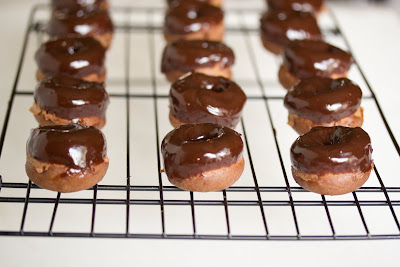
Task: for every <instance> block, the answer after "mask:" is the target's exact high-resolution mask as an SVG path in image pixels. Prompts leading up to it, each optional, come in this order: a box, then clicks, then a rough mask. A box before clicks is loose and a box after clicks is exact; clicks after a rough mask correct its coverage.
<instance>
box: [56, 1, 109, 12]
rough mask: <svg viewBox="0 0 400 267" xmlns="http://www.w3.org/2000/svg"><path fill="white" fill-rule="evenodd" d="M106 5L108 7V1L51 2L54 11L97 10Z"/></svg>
mask: <svg viewBox="0 0 400 267" xmlns="http://www.w3.org/2000/svg"><path fill="white" fill-rule="evenodd" d="M104 5H107V1H106V0H51V7H52V9H53V10H62V9H63V10H68V11H76V10H79V9H85V10H95V9H98V8H100V7H102V6H104Z"/></svg>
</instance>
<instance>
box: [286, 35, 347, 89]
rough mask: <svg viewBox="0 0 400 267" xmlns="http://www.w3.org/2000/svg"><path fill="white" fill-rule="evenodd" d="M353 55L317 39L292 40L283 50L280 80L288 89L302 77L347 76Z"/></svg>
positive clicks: (334, 77)
mask: <svg viewBox="0 0 400 267" xmlns="http://www.w3.org/2000/svg"><path fill="white" fill-rule="evenodd" d="M353 63H354V60H353V58H352V56H351V55H350V54H349V53H347V52H345V51H343V50H341V49H340V48H337V47H335V46H333V45H330V44H328V43H325V42H323V41H316V40H296V41H292V42H290V43H289V44H288V45H287V46H286V47H285V50H284V52H283V64H282V65H281V67H280V69H279V74H278V76H279V81H280V82H281V84H282V86H283V87H284V88H286V89H290V88H291V87H292V86H293V85H295V84H296V83H297V82H299V81H300V80H302V79H306V78H310V77H314V76H319V77H329V78H332V79H337V78H342V77H346V76H347V72H348V70H349V69H350V67H351V65H352V64H353Z"/></svg>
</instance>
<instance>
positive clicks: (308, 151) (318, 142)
mask: <svg viewBox="0 0 400 267" xmlns="http://www.w3.org/2000/svg"><path fill="white" fill-rule="evenodd" d="M371 154H372V147H371V140H370V138H369V136H368V134H367V133H366V132H365V131H364V130H363V129H361V128H359V127H357V128H348V127H343V126H335V127H315V128H312V129H311V130H310V131H309V132H308V133H306V134H304V135H302V136H300V137H298V138H297V139H296V141H295V142H294V143H293V145H292V147H291V149H290V156H291V161H292V167H293V168H294V169H296V170H299V171H302V172H306V173H315V174H326V173H347V172H366V171H369V170H370V169H371V167H372V163H373V161H372V157H371Z"/></svg>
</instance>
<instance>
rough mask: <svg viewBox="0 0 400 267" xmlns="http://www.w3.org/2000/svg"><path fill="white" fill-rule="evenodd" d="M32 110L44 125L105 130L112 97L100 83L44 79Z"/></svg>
mask: <svg viewBox="0 0 400 267" xmlns="http://www.w3.org/2000/svg"><path fill="white" fill-rule="evenodd" d="M34 99H35V102H34V104H33V106H32V107H31V109H30V111H31V112H32V113H33V114H34V115H35V118H36V120H37V121H38V122H39V124H40V125H42V126H45V125H55V124H58V125H65V124H68V123H71V122H75V123H80V124H83V125H86V126H94V127H96V128H98V129H101V128H103V126H104V124H105V122H106V116H105V113H106V109H107V106H108V103H109V97H108V94H107V92H106V90H105V89H104V86H103V85H102V84H100V83H95V82H87V81H83V80H80V79H74V78H71V77H66V76H56V77H50V78H45V79H43V80H42V81H41V82H40V83H39V84H38V86H37V87H36V89H35V92H34Z"/></svg>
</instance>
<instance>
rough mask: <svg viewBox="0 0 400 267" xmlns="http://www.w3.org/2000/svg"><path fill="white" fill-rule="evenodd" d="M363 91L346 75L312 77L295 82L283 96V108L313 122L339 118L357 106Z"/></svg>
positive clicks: (353, 110)
mask: <svg viewBox="0 0 400 267" xmlns="http://www.w3.org/2000/svg"><path fill="white" fill-rule="evenodd" d="M361 97H362V91H361V89H360V87H358V85H356V84H354V83H353V82H352V81H350V80H349V79H347V78H340V79H336V80H335V79H330V78H323V77H312V78H308V79H304V80H302V81H300V82H299V83H298V84H296V85H295V86H294V87H293V89H291V90H290V91H289V92H288V93H287V94H286V96H285V99H284V103H285V107H286V108H287V109H288V110H289V111H290V112H291V113H294V114H297V115H299V116H300V117H303V118H306V119H309V120H312V121H313V122H316V123H327V122H332V121H339V120H341V119H342V118H345V117H348V116H350V115H352V114H354V112H356V110H357V109H358V108H359V107H360V104H361Z"/></svg>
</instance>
